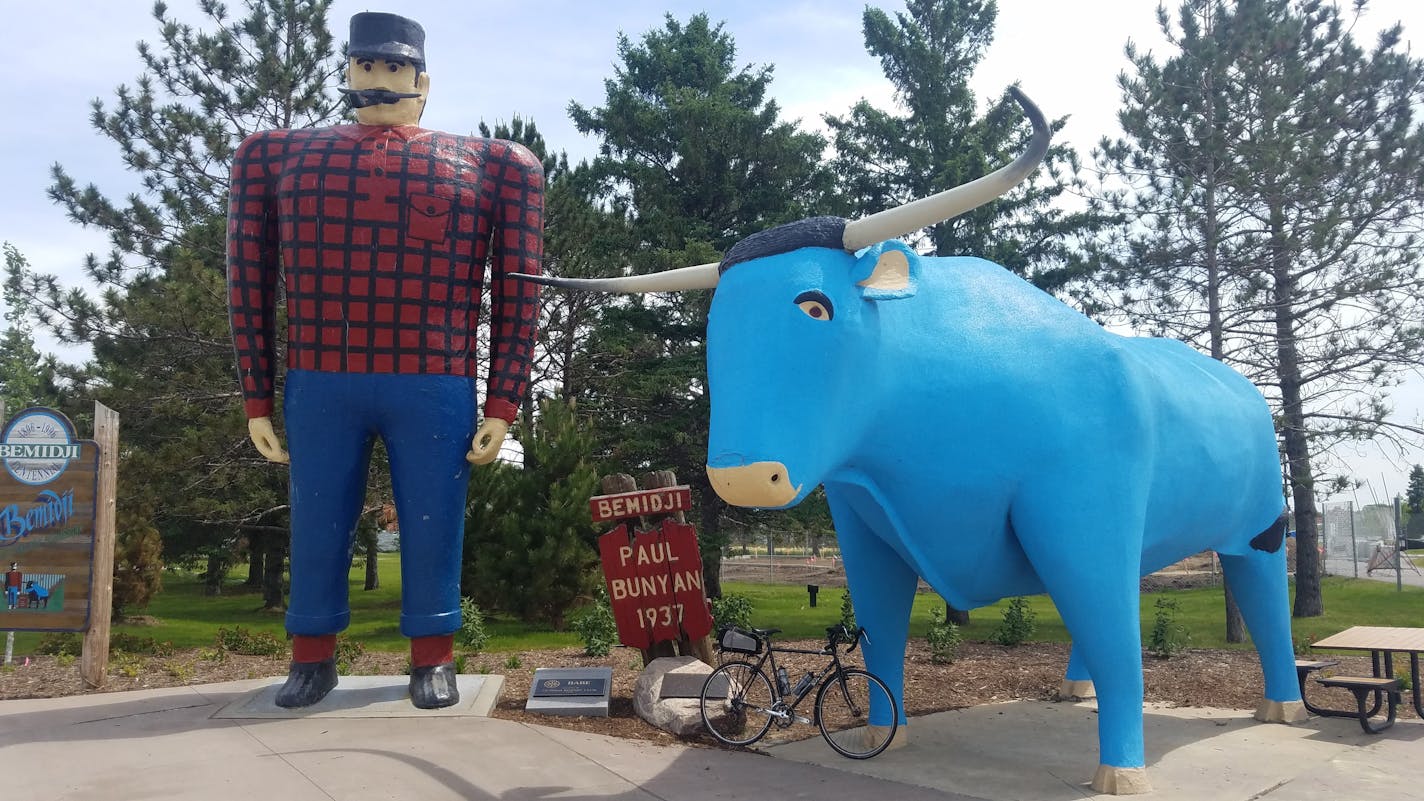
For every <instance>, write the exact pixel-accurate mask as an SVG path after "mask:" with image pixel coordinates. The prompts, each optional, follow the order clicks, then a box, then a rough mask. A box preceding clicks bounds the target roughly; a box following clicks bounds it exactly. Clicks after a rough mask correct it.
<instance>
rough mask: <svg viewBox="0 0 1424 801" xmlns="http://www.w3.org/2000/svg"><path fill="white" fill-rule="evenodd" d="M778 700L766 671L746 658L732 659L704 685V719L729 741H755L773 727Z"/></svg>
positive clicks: (732, 743) (713, 734)
mask: <svg viewBox="0 0 1424 801" xmlns="http://www.w3.org/2000/svg"><path fill="white" fill-rule="evenodd" d="M774 701H775V699H774V698H773V696H772V692H771V681H770V680H769V679H767V677H766V674H765V673H762V672H761V671H760V670H757V669H756V667H755V666H753V665H749V664H747V663H746V662H728V663H727V664H725V665H723V666H721V667H719V668H717V669H716V670H714V671H712V675H710V676H708V677H707V681H706V682H705V683H704V684H703V685H702V699H701V707H702V723H703V724H704V725H705V726H707V731H709V732H711V733H712V736H713V737H716V738H717V739H718V740H721V741H722V742H724V743H726V744H727V745H751V744H752V743H754V742H756V741H757V740H760V739H761V738H762V737H763V736H764V735H765V734H766V730H767V729H769V728H771V705H772V703H774Z"/></svg>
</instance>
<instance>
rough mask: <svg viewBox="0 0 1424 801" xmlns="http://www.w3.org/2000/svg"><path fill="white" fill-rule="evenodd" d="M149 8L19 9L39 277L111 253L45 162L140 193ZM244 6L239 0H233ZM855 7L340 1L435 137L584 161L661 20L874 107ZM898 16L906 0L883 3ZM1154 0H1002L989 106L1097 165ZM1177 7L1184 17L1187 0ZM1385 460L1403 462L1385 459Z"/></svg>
mask: <svg viewBox="0 0 1424 801" xmlns="http://www.w3.org/2000/svg"><path fill="white" fill-rule="evenodd" d="M152 5H153V4H152V2H151V0H104V2H99V0H46V2H40V3H6V4H5V6H6V17H7V28H8V29H9V30H10V31H25V32H27V33H28V34H29V36H28V38H20V37H12V38H11V40H10V42H9V43H8V44H7V46H6V47H5V48H4V49H3V50H0V64H3V65H4V66H5V67H6V70H5V73H6V74H7V75H9V76H11V79H10V80H8V81H6V82H5V88H4V89H3V90H0V91H3V95H4V97H5V98H6V99H7V100H8V101H9V102H7V103H6V104H5V105H6V107H7V108H8V109H10V111H11V115H10V119H9V120H8V121H7V122H6V124H4V125H3V126H0V153H4V154H6V155H5V159H6V162H7V164H8V166H7V168H6V170H5V173H6V176H7V179H8V186H7V187H6V189H7V191H6V192H5V194H4V195H3V197H0V240H4V241H8V242H11V243H13V244H14V245H16V246H17V247H18V248H19V249H20V251H21V252H22V253H23V254H24V255H25V256H26V257H27V258H28V259H29V260H30V262H31V263H32V264H33V265H34V266H36V267H37V268H39V269H41V270H45V271H49V272H56V273H59V274H61V275H63V276H66V277H70V278H72V279H73V280H75V281H77V280H78V278H77V277H78V275H79V270H78V265H79V264H80V262H81V260H82V258H83V256H84V254H85V253H88V252H95V251H99V252H102V251H104V250H106V249H107V243H106V242H105V241H104V240H103V238H102V237H100V236H98V235H97V234H95V233H93V232H91V231H86V230H84V229H82V228H79V227H78V226H76V225H74V224H72V223H71V222H69V221H68V220H67V219H66V218H65V216H64V214H63V212H62V211H61V210H60V208H59V207H57V206H55V205H54V204H52V203H51V202H50V201H49V199H48V198H47V196H46V194H45V190H46V187H47V186H48V185H49V166H50V165H51V164H53V163H55V162H59V163H61V164H63V165H64V166H65V168H66V169H67V170H68V171H69V173H70V174H71V175H73V176H74V177H75V179H76V180H78V181H80V182H81V183H88V182H93V183H96V184H97V185H98V186H99V187H100V189H101V190H103V191H104V192H105V193H107V194H109V195H110V196H114V197H122V196H123V195H125V194H127V193H129V192H132V191H134V189H135V188H136V186H137V184H136V182H135V181H134V179H133V177H132V176H131V175H128V174H126V173H124V172H123V170H122V168H121V165H120V162H119V159H118V155H117V150H116V148H115V147H114V146H113V145H112V144H111V143H110V142H109V141H108V140H106V139H104V138H103V137H101V136H100V135H98V134H97V133H95V132H94V131H93V130H92V129H91V128H90V126H89V122H88V115H89V102H90V100H92V99H93V98H96V97H97V98H101V99H104V100H105V101H108V100H110V99H111V98H112V96H113V89H114V87H116V86H117V85H118V84H120V83H133V81H134V79H135V78H136V77H137V76H138V75H139V73H140V67H141V65H140V62H139V60H138V56H137V54H136V53H135V50H134V45H135V43H136V42H138V41H140V40H147V41H150V42H154V41H157V39H158V36H157V29H156V26H155V24H154V22H153V19H152V17H151V8H152ZM169 5H170V6H171V7H172V8H173V10H174V12H175V13H177V14H179V15H180V16H183V17H185V18H194V17H193V15H194V11H193V9H195V8H196V6H197V3H196V0H169ZM229 5H230V6H233V7H238V6H240V5H241V3H240V0H230V1H229ZM864 6H865V3H864V2H860V0H818V1H817V2H810V1H809V0H756V1H754V2H753V1H751V0H722V1H720V2H713V1H712V0H708V1H707V2H701V3H690V2H683V0H660V1H659V2H649V1H647V0H622V1H620V2H611V3H588V2H585V0H523V2H508V0H504V2H498V3H491V2H487V1H486V0H459V2H456V1H455V0H389V2H384V3H381V2H376V3H372V2H367V1H366V0H336V2H334V3H333V6H332V17H331V19H332V22H333V28H334V30H335V32H336V33H337V36H338V38H339V39H341V40H344V39H345V38H346V37H345V33H346V20H347V19H348V18H349V17H350V15H351V14H353V13H356V12H358V11H367V10H370V11H394V12H397V13H401V14H404V15H406V16H409V17H412V18H414V19H416V20H417V21H419V22H421V23H422V24H423V25H424V26H425V28H426V31H427V39H426V53H427V58H428V61H429V64H428V68H429V71H430V73H431V76H432V91H431V100H430V106H429V110H428V111H427V112H426V115H425V119H424V121H423V123H424V124H425V125H426V126H427V127H431V128H438V129H442V130H448V131H454V132H457V133H467V132H470V131H472V130H473V129H475V127H476V126H477V125H478V123H479V121H480V120H481V119H483V120H485V121H487V122H491V123H493V122H495V121H498V120H507V119H509V117H510V116H511V115H513V114H520V115H522V116H524V117H527V118H532V119H533V120H534V121H535V122H537V123H538V125H539V128H540V130H541V131H542V132H543V133H544V136H545V138H546V139H547V140H548V142H549V143H550V145H551V146H552V147H553V148H554V149H556V150H566V151H568V153H569V155H570V157H571V158H572V159H575V160H577V159H578V158H585V157H589V156H592V155H593V152H594V149H595V143H594V142H593V141H592V140H591V139H587V138H585V137H582V136H580V135H579V134H578V133H577V132H576V131H575V130H574V128H573V125H572V123H570V122H569V119H568V115H567V106H568V104H569V102H570V101H571V100H572V101H577V102H579V103H581V104H583V105H585V106H593V105H598V104H599V103H600V102H601V100H602V98H603V80H604V79H605V78H606V77H608V76H610V75H611V74H612V71H613V65H614V63H615V61H616V45H617V35H618V33H619V32H620V31H621V32H623V33H626V34H628V35H629V36H630V37H632V38H634V39H636V38H637V37H638V36H639V35H640V34H642V33H643V32H645V31H647V30H649V29H651V28H654V27H659V26H660V25H661V24H662V19H663V14H664V13H665V12H666V13H671V14H673V15H674V16H675V17H676V18H677V19H679V20H684V21H685V20H686V19H687V18H688V17H690V16H691V15H692V14H694V13H697V12H699V11H707V12H708V13H709V15H710V16H711V17H712V18H713V20H714V21H722V22H725V25H726V31H727V32H728V33H730V34H731V36H732V37H733V39H734V40H735V41H736V44H737V48H738V58H739V60H740V61H741V62H743V63H750V64H758V65H759V64H774V65H775V67H776V71H775V80H774V81H773V84H772V94H773V95H774V96H775V97H776V98H777V100H778V102H779V103H780V105H781V106H782V108H783V109H784V113H785V115H786V116H787V117H790V118H800V119H801V120H802V121H803V123H804V124H806V125H807V126H808V127H817V128H819V127H820V119H819V118H820V115H821V114H822V113H824V112H831V113H843V112H844V111H845V110H846V109H847V108H848V107H849V106H850V105H851V104H852V103H854V102H855V101H856V100H858V99H860V98H861V97H868V98H870V99H871V100H872V101H875V102H876V103H877V104H885V103H888V102H889V100H890V89H889V86H888V84H887V83H886V81H885V79H884V77H883V75H882V74H881V72H880V67H879V64H878V62H877V61H875V60H874V59H872V58H871V57H870V56H869V55H867V54H866V52H865V49H864V46H863V41H862V38H861V31H860V19H861V12H862V10H863V9H864ZM880 6H881V7H882V8H885V9H887V10H889V11H895V10H899V9H901V8H902V7H903V6H902V5H901V4H900V3H898V2H884V3H881V4H880ZM1156 6H1157V4H1156V2H1153V0H1057V1H1056V2H1048V1H1047V0H1000V1H999V20H998V26H997V30H996V34H995V39H994V45H993V47H992V48H991V50H990V51H989V53H988V55H987V57H986V59H985V61H984V62H983V64H982V65H981V66H980V68H979V70H978V71H977V72H976V74H975V76H974V86H975V88H976V90H977V91H978V93H979V94H980V96H981V97H991V96H995V95H997V94H998V93H999V92H1001V91H1002V90H1003V88H1004V87H1005V86H1006V85H1008V84H1010V83H1012V82H1015V81H1018V82H1020V85H1021V86H1022V87H1023V89H1024V91H1025V92H1027V93H1028V95H1029V96H1030V97H1032V98H1033V99H1034V100H1035V101H1036V102H1037V103H1038V104H1039V105H1040V106H1041V107H1042V108H1043V110H1044V113H1045V114H1047V115H1048V116H1050V117H1059V116H1064V115H1067V116H1068V117H1069V122H1068V126H1067V128H1066V129H1065V131H1064V132H1063V134H1062V136H1063V137H1064V138H1066V139H1067V140H1068V141H1070V142H1071V143H1072V144H1074V145H1075V146H1076V147H1077V148H1078V150H1079V152H1080V154H1081V155H1082V156H1083V157H1084V158H1085V160H1087V156H1088V151H1089V150H1090V149H1091V148H1092V146H1093V145H1094V144H1095V143H1096V142H1097V141H1098V139H1099V138H1100V137H1102V136H1104V135H1115V134H1116V133H1117V125H1116V118H1115V114H1116V109H1117V107H1118V105H1119V99H1120V98H1119V94H1118V90H1117V86H1116V76H1117V75H1118V73H1119V72H1121V71H1122V70H1123V69H1124V68H1125V66H1126V60H1125V58H1124V56H1123V53H1122V50H1123V45H1124V44H1125V43H1126V42H1127V41H1128V40H1129V39H1131V40H1133V41H1135V42H1136V43H1137V44H1138V45H1139V47H1141V48H1144V49H1151V50H1154V51H1155V52H1156V53H1158V54H1159V55H1169V54H1167V53H1166V51H1165V50H1164V48H1165V42H1164V41H1163V39H1162V37H1161V34H1160V32H1159V31H1158V29H1157V24H1156V11H1155V9H1156ZM1169 7H1171V8H1175V7H1176V6H1175V3H1173V4H1171V5H1170V6H1169ZM1396 21H1398V22H1403V23H1404V26H1405V35H1406V38H1410V39H1413V41H1414V42H1418V43H1421V44H1420V45H1419V46H1416V47H1414V51H1415V53H1416V54H1418V53H1419V52H1420V51H1421V50H1424V3H1420V2H1418V0H1371V2H1370V4H1369V10H1368V11H1367V13H1366V15H1365V16H1364V18H1363V19H1362V21H1361V22H1360V24H1359V26H1358V27H1357V28H1356V35H1357V38H1359V39H1360V40H1361V41H1362V43H1364V44H1366V45H1368V44H1372V43H1373V41H1374V38H1375V33H1376V32H1377V31H1378V30H1379V29H1381V28H1383V27H1386V26H1388V25H1390V24H1392V23H1394V22H1396ZM1394 404H1395V408H1396V417H1397V418H1398V419H1401V420H1403V421H1413V422H1415V423H1419V422H1420V421H1421V420H1424V380H1421V379H1420V378H1419V377H1418V376H1416V377H1414V378H1412V379H1411V380H1410V382H1409V383H1408V384H1407V386H1405V387H1403V388H1401V390H1399V391H1397V392H1396V394H1395V397H1394ZM1386 456H1389V457H1391V458H1385V457H1386ZM1420 462H1424V451H1419V450H1415V451H1412V452H1410V453H1407V454H1404V455H1400V454H1398V453H1389V454H1382V453H1381V452H1380V450H1379V449H1378V448H1375V447H1373V446H1368V447H1366V448H1365V450H1364V451H1363V452H1362V453H1361V454H1360V455H1359V456H1356V457H1351V458H1350V459H1349V463H1350V467H1351V469H1352V471H1353V472H1354V473H1355V474H1356V476H1357V477H1358V478H1359V479H1361V480H1366V481H1369V485H1368V486H1367V487H1365V488H1363V489H1361V490H1360V491H1359V493H1358V494H1357V496H1356V497H1357V498H1358V499H1359V500H1360V501H1361V502H1362V503H1369V502H1371V501H1372V500H1375V499H1383V498H1385V497H1386V495H1387V494H1388V495H1393V494H1395V493H1400V492H1402V491H1403V489H1404V473H1405V472H1406V471H1407V469H1408V465H1409V464H1413V463H1420Z"/></svg>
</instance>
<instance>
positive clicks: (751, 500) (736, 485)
mask: <svg viewBox="0 0 1424 801" xmlns="http://www.w3.org/2000/svg"><path fill="white" fill-rule="evenodd" d="M707 478H709V479H710V480H711V481H712V488H713V489H715V490H717V494H718V495H720V496H722V500H724V501H726V502H727V503H730V504H732V505H733V506H759V507H776V506H785V505H786V504H788V503H791V502H792V501H794V500H796V496H797V495H799V494H800V492H801V487H800V486H799V485H793V484H792V483H791V475H790V474H789V473H788V472H787V470H786V465H784V464H782V463H781V462H753V463H751V464H746V465H739V466H737V467H711V466H708V468H707Z"/></svg>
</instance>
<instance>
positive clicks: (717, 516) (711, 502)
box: [698, 482, 723, 599]
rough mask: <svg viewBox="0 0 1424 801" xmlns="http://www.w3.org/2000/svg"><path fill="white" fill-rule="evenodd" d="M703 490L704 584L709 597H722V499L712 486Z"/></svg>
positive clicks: (705, 486)
mask: <svg viewBox="0 0 1424 801" xmlns="http://www.w3.org/2000/svg"><path fill="white" fill-rule="evenodd" d="M699 483H703V489H702V509H701V513H702V536H701V537H699V538H698V539H699V540H700V541H701V547H702V584H703V589H704V590H706V592H707V597H708V598H709V599H710V598H721V597H722V545H723V543H722V534H721V532H722V526H721V522H722V499H721V498H720V497H718V496H717V493H716V492H714V491H713V489H712V487H711V485H708V484H706V483H705V482H699Z"/></svg>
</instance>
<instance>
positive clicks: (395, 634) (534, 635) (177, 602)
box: [15, 554, 1424, 654]
mask: <svg viewBox="0 0 1424 801" xmlns="http://www.w3.org/2000/svg"><path fill="white" fill-rule="evenodd" d="M357 561H358V563H357V565H356V566H355V568H354V569H353V570H352V571H351V576H350V588H351V627H350V628H349V629H348V630H347V632H346V633H347V636H349V637H352V638H353V639H357V640H360V641H361V642H363V643H365V645H366V647H367V648H370V649H372V650H378V651H402V650H404V649H405V648H406V640H405V638H404V637H402V636H401V634H400V630H399V619H400V556H399V554H381V556H380V562H379V564H380V573H381V587H380V589H378V590H372V591H370V592H367V591H365V590H363V589H362V586H363V584H364V580H365V568H364V561H362V560H357ZM241 573H242V571H234V572H233V574H232V578H231V580H230V581H228V582H227V583H226V584H225V585H224V586H223V594H222V595H220V596H216V597H209V596H204V595H203V587H202V584H201V582H200V581H199V579H198V577H197V576H196V575H195V574H192V573H186V572H180V571H170V572H168V573H165V575H164V580H163V592H161V593H160V594H159V595H158V597H157V598H155V599H154V601H153V603H152V604H151V605H150V606H149V608H148V609H147V610H144V614H146V615H148V616H150V617H153V618H156V619H157V625H152V626H134V625H123V626H116V627H115V628H114V630H115V631H121V632H126V633H128V634H132V635H135V636H139V637H153V638H154V639H156V640H159V641H169V642H172V643H173V645H174V646H176V647H178V648H196V647H207V646H211V645H212V644H213V640H214V635H215V633H216V632H217V629H218V627H220V626H227V627H233V626H244V627H247V628H249V629H254V630H261V631H266V632H270V633H272V634H274V635H276V636H278V637H281V636H283V618H282V615H281V614H279V613H272V612H263V611H261V609H260V607H261V606H262V596H261V594H260V593H258V592H254V591H251V590H248V589H246V588H245V587H243V586H242V578H243V577H244V575H241ZM723 589H724V591H725V592H729V593H739V594H741V595H745V596H747V597H748V598H750V599H751V601H752V606H753V619H752V622H753V625H756V626H761V627H776V628H780V629H782V630H783V631H784V632H785V633H784V634H782V635H781V636H782V637H783V638H818V637H822V636H824V634H825V628H826V626H829V625H831V624H833V623H835V622H837V621H838V620H839V619H840V604H841V597H842V593H843V592H844V590H842V589H836V588H830V587H827V588H824V589H822V591H821V593H820V595H819V597H818V602H819V606H818V607H817V608H815V609H812V608H810V604H809V599H808V597H807V593H806V588H805V585H804V584H798V585H794V586H792V585H779V584H743V583H738V582H728V583H725V584H724V585H723ZM1323 593H1324V596H1325V609H1326V613H1325V615H1323V616H1321V617H1315V618H1307V619H1302V620H1293V621H1292V626H1293V628H1294V634H1295V637H1296V640H1297V641H1299V642H1302V643H1304V642H1308V641H1312V640H1318V639H1321V638H1323V637H1326V636H1328V635H1330V634H1334V633H1335V632H1337V631H1341V630H1343V629H1346V628H1349V627H1350V626H1355V625H1376V626H1424V588H1419V587H1405V588H1404V591H1403V592H1396V591H1395V588H1394V585H1393V584H1389V583H1384V582H1377V581H1367V580H1363V579H1359V580H1357V579H1348V578H1340V577H1329V578H1326V579H1325V581H1324V584H1323ZM1161 595H1167V596H1170V597H1171V598H1172V599H1173V600H1175V601H1176V603H1177V611H1176V613H1175V616H1174V619H1175V620H1176V622H1177V623H1179V624H1181V625H1182V626H1183V627H1184V628H1185V629H1186V631H1187V632H1188V633H1189V634H1190V637H1191V640H1190V643H1189V646H1190V647H1193V648H1225V647H1249V646H1228V645H1227V644H1226V642H1225V639H1224V633H1225V632H1224V629H1225V624H1224V622H1223V601H1222V593H1221V589H1220V588H1219V587H1212V588H1205V589H1197V590H1177V591H1171V592H1167V593H1152V594H1144V595H1143V596H1142V607H1141V608H1142V631H1143V638H1144V640H1145V639H1146V637H1147V634H1148V633H1149V632H1150V630H1151V628H1152V624H1153V619H1154V614H1155V611H1156V610H1155V607H1154V604H1155V602H1156V600H1157V598H1158V597H1159V596H1161ZM942 603H943V602H942V601H941V600H940V599H939V596H937V595H934V594H921V595H919V596H917V597H916V598H915V606H914V612H913V614H912V616H911V622H910V636H912V637H923V636H925V632H926V631H927V630H928V628H929V625H930V610H931V609H933V608H936V607H941V606H942ZM1007 603H1008V602H1007V601H1003V602H1000V603H998V604H995V605H994V606H989V607H984V608H982V609H976V610H974V611H973V612H972V613H971V615H970V619H971V623H970V625H969V626H968V627H967V628H966V629H964V631H963V634H964V638H965V639H966V640H987V639H988V638H989V636H990V635H991V634H992V633H993V631H994V629H995V628H997V627H998V625H999V623H1000V621H1001V620H1002V618H1003V610H1004V607H1005V606H1006V605H1007ZM1029 607H1030V608H1031V609H1032V610H1033V611H1034V613H1035V614H1036V616H1037V621H1036V622H1037V629H1036V631H1035V633H1034V636H1033V638H1032V639H1034V640H1036V641H1046V642H1066V641H1067V640H1068V632H1067V631H1066V630H1065V629H1064V627H1063V622H1062V620H1060V619H1059V617H1058V612H1057V610H1056V609H1055V608H1054V607H1053V603H1052V602H1051V601H1049V599H1048V598H1047V597H1046V596H1035V597H1033V598H1030V599H1029ZM486 629H487V630H488V631H489V633H490V641H489V645H488V646H487V649H486V650H488V651H492V652H500V651H525V650H533V649H539V648H558V647H566V646H572V645H579V644H580V641H579V639H578V636H577V635H575V634H573V633H572V632H558V631H553V630H551V629H548V628H541V627H538V626H531V625H528V624H525V623H522V622H520V621H518V620H513V619H510V618H507V617H497V618H494V619H491V620H488V621H487V622H486ZM871 634H872V635H873V634H874V632H871ZM41 636H42V635H40V634H36V633H20V634H18V635H17V636H16V648H15V652H16V653H18V654H26V653H31V652H33V650H34V648H35V646H36V645H38V643H39V641H40V638H41Z"/></svg>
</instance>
